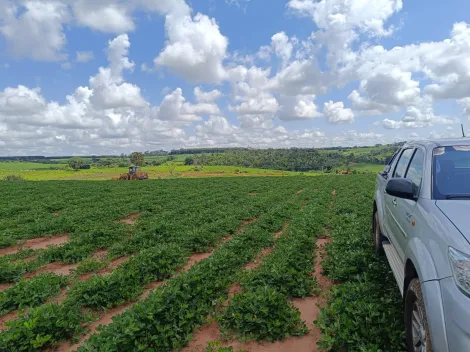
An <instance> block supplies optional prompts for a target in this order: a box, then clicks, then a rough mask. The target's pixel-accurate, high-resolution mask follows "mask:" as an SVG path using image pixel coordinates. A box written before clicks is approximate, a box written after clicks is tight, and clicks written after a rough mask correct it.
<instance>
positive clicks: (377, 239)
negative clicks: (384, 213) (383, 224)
mask: <svg viewBox="0 0 470 352" xmlns="http://www.w3.org/2000/svg"><path fill="white" fill-rule="evenodd" d="M372 232H373V235H374V249H375V253H377V254H378V255H381V254H383V253H384V246H383V243H382V242H383V241H385V236H384V235H382V231H380V223H379V213H378V212H377V211H375V212H374V215H373V217H372Z"/></svg>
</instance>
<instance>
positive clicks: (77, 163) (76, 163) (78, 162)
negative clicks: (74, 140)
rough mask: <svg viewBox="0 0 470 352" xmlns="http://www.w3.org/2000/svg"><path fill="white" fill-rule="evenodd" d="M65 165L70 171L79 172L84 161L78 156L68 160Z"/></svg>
mask: <svg viewBox="0 0 470 352" xmlns="http://www.w3.org/2000/svg"><path fill="white" fill-rule="evenodd" d="M67 164H68V166H69V167H71V168H72V169H74V170H79V169H80V168H81V167H82V166H83V165H85V160H83V159H82V158H80V157H78V156H74V157H73V158H70V159H69V161H68V162H67Z"/></svg>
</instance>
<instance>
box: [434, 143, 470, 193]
mask: <svg viewBox="0 0 470 352" xmlns="http://www.w3.org/2000/svg"><path fill="white" fill-rule="evenodd" d="M433 197H434V199H470V146H450V147H439V148H435V149H434V151H433Z"/></svg>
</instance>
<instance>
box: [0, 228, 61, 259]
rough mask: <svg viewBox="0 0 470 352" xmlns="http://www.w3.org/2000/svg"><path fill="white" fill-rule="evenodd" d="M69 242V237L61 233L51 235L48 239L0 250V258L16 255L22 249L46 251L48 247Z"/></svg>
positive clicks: (29, 241)
mask: <svg viewBox="0 0 470 352" xmlns="http://www.w3.org/2000/svg"><path fill="white" fill-rule="evenodd" d="M68 241H69V235H68V234H67V233H63V234H60V235H53V236H49V237H38V238H33V239H30V240H27V241H25V242H23V243H20V244H18V245H16V246H10V247H6V248H2V249H0V256H2V255H8V254H16V253H18V252H19V251H20V250H22V249H33V250H35V249H46V248H47V247H50V246H63V245H64V244H66V243H67V242H68Z"/></svg>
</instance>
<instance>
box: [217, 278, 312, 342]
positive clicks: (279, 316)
mask: <svg viewBox="0 0 470 352" xmlns="http://www.w3.org/2000/svg"><path fill="white" fill-rule="evenodd" d="M219 324H220V326H221V328H222V331H225V332H231V333H232V335H234V336H235V337H239V338H242V339H244V340H252V339H257V340H260V341H261V340H266V341H276V340H283V339H284V338H286V337H288V336H300V335H303V334H305V333H306V332H307V331H308V329H307V327H306V325H305V323H304V322H303V321H301V320H300V312H299V311H298V310H297V309H296V308H295V307H294V306H293V305H292V303H289V302H288V301H287V300H286V297H285V295H283V294H282V293H279V292H278V291H277V290H275V289H273V288H270V287H258V288H257V289H256V290H253V291H251V290H250V291H248V292H245V293H241V294H236V295H235V296H234V297H233V298H232V300H231V303H230V305H229V306H228V307H227V308H225V309H224V312H223V315H222V316H221V318H220V319H219Z"/></svg>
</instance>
